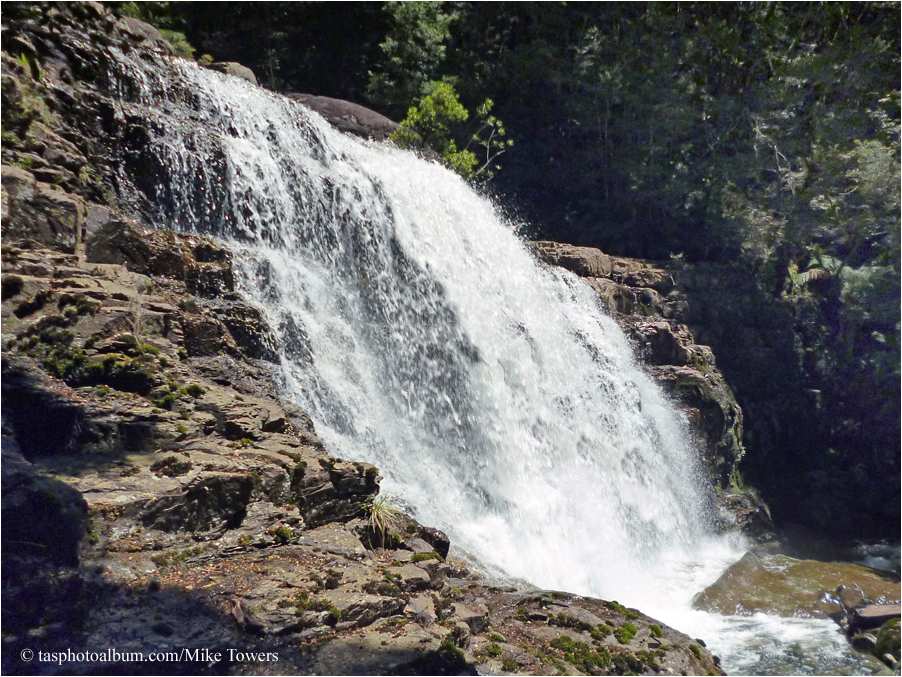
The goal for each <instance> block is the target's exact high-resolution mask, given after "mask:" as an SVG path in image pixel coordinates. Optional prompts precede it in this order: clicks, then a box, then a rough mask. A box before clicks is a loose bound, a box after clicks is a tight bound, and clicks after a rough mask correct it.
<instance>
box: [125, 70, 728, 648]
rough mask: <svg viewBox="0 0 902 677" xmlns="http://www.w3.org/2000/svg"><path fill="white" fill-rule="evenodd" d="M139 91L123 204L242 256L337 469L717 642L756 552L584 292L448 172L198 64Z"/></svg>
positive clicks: (499, 548) (497, 563)
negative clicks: (152, 212) (716, 600)
mask: <svg viewBox="0 0 902 677" xmlns="http://www.w3.org/2000/svg"><path fill="white" fill-rule="evenodd" d="M126 64H127V62H126ZM125 67H127V68H128V69H129V72H128V79H129V81H130V82H132V83H138V84H139V85H140V87H139V90H140V91H139V96H138V98H139V101H138V102H137V104H135V103H133V105H140V104H141V103H144V104H146V105H147V110H146V114H147V117H148V119H152V120H155V122H154V124H153V125H152V127H153V134H152V139H151V141H150V142H149V144H148V145H147V146H145V147H143V148H141V149H140V151H139V152H138V155H139V156H140V157H139V158H138V159H135V158H134V157H131V158H130V157H126V158H125V161H124V162H123V185H134V186H138V187H139V189H140V190H141V192H142V193H143V194H144V195H145V196H146V197H147V198H148V201H149V204H156V205H158V206H159V211H158V213H157V214H156V219H157V221H158V223H159V225H160V226H161V227H166V228H173V229H182V230H193V231H197V232H204V233H207V234H213V235H217V236H220V237H223V238H224V239H226V240H228V241H230V242H231V246H232V248H233V250H234V252H235V257H234V263H235V269H236V273H237V277H238V280H239V285H240V289H241V292H242V294H243V295H244V296H245V297H246V299H247V300H248V301H249V302H251V303H254V304H256V305H257V306H258V307H259V308H260V309H261V310H263V312H264V313H265V315H266V317H267V319H268V321H269V324H270V326H271V327H273V329H274V331H275V334H276V346H274V347H275V349H276V351H277V352H278V354H279V357H280V360H281V365H282V370H283V374H284V387H285V396H286V397H288V398H291V399H293V400H295V401H296V402H297V403H299V404H301V405H302V406H303V407H305V408H306V409H307V411H308V412H309V413H310V415H311V417H312V418H313V420H314V422H315V425H316V429H317V432H318V433H319V434H320V436H321V437H323V438H324V439H325V441H326V442H327V445H328V448H329V449H330V451H331V452H332V453H334V454H336V455H339V456H342V457H345V458H350V459H355V460H364V461H369V462H372V463H374V464H375V465H377V466H378V467H379V468H380V470H381V471H382V473H383V475H384V476H385V480H384V482H383V489H384V491H386V492H388V493H389V495H391V496H392V497H393V499H394V500H396V501H397V502H399V503H401V504H403V505H404V507H405V508H407V509H408V510H409V511H410V512H411V513H412V514H414V515H415V516H416V517H417V518H418V519H420V521H422V522H423V523H425V524H429V525H431V526H436V527H439V528H441V529H443V530H445V531H446V532H447V533H448V534H449V535H450V536H451V539H452V542H453V543H454V544H455V546H456V547H458V548H461V549H462V550H463V551H465V552H466V553H468V555H469V556H471V557H473V558H475V559H476V560H478V561H479V562H480V563H481V564H482V565H483V566H484V567H486V568H487V569H488V570H490V571H492V572H494V573H496V574H497V575H500V576H506V577H511V578H519V579H523V580H525V581H528V582H530V583H532V584H535V585H537V586H540V587H546V588H557V589H564V590H569V591H572V592H577V593H581V594H590V595H594V596H599V597H603V598H608V599H612V598H617V599H619V600H621V601H623V602H626V603H628V604H634V605H637V606H639V607H640V608H642V609H643V610H644V611H646V612H647V613H650V614H652V615H658V616H659V617H660V618H661V619H662V620H665V621H669V622H672V623H675V624H677V620H679V619H684V620H686V622H687V623H691V624H693V625H695V626H696V627H704V626H705V623H699V622H698V620H697V618H696V620H692V618H693V616H692V614H689V615H686V614H684V613H683V612H685V611H686V610H687V609H688V605H689V598H690V596H691V595H690V594H687V592H689V593H691V592H692V591H697V590H701V588H702V587H704V585H706V584H708V583H710V582H711V581H712V580H713V578H715V577H716V576H717V575H718V574H719V573H720V570H721V569H722V567H723V566H725V565H726V564H729V563H730V562H731V561H734V560H735V559H737V558H738V556H739V554H740V553H741V550H738V549H737V545H736V544H731V543H728V542H726V541H725V540H724V539H723V538H722V537H719V536H716V535H714V534H713V533H712V531H711V529H710V526H709V525H710V517H709V515H708V512H707V505H708V504H707V501H706V496H705V491H704V488H703V484H702V481H701V478H700V474H699V471H698V467H697V459H696V453H695V451H694V450H693V448H692V446H691V445H690V443H689V442H688V441H687V436H686V434H685V431H684V430H683V426H682V423H681V421H680V420H679V419H678V417H677V416H676V415H675V414H674V412H673V410H672V408H671V407H670V406H669V405H668V402H667V401H666V400H665V399H664V397H663V396H662V394H661V393H660V392H659V390H658V389H657V388H656V386H655V385H654V384H653V383H652V382H651V380H650V379H649V378H648V377H647V376H646V375H645V374H644V373H643V372H642V371H641V369H640V368H639V367H638V366H637V365H636V363H635V361H634V359H633V356H632V354H631V351H630V346H629V344H628V342H627V340H626V338H625V337H624V335H623V334H622V333H621V332H620V330H619V329H618V328H617V326H616V325H615V323H614V322H613V321H612V320H611V319H610V318H609V317H608V316H607V315H606V314H605V313H604V312H603V310H602V309H601V307H600V305H599V302H598V299H597V297H596V296H595V295H594V294H593V293H592V292H591V290H589V288H588V287H587V286H586V285H584V284H583V283H582V282H581V281H580V280H578V279H577V278H575V277H573V276H572V275H571V274H569V273H567V272H564V271H561V270H557V269H552V268H549V267H545V266H543V265H540V264H538V263H537V262H536V261H535V259H534V258H533V257H532V256H531V254H530V253H529V251H528V250H527V248H526V246H525V245H524V244H523V243H522V242H521V241H520V240H519V239H518V237H517V236H516V235H515V233H514V231H513V229H512V228H511V227H510V225H509V224H507V223H506V222H505V221H504V219H503V218H501V217H500V216H499V214H498V212H497V211H496V210H495V208H494V207H493V205H492V204H491V202H490V201H488V200H486V199H484V198H482V197H480V196H479V195H477V194H476V193H475V192H473V191H472V190H471V189H470V188H469V187H468V186H467V185H466V184H465V183H464V182H463V181H462V180H461V179H459V178H458V177H456V176H455V175H453V174H452V173H450V172H448V171H447V170H445V169H444V168H442V167H440V166H437V165H435V164H430V163H428V162H425V161H422V160H420V159H417V158H416V157H414V156H413V155H411V154H409V153H406V152H402V151H398V150H396V149H393V148H390V147H388V146H385V145H376V144H372V143H364V142H362V141H359V140H356V139H351V138H348V137H346V136H344V135H341V134H339V133H337V132H335V131H333V130H332V129H331V128H330V127H329V126H328V125H327V124H326V123H325V122H324V121H323V120H322V119H320V118H319V117H318V116H316V115H314V114H311V113H310V112H308V111H307V110H306V109H304V108H302V107H301V106H299V105H297V104H294V103H292V102H289V101H287V100H285V99H283V98H281V97H279V96H278V95H275V94H272V93H269V92H267V91H265V90H262V89H259V88H253V87H250V86H249V85H247V84H246V83H244V82H242V81H239V80H237V79H234V78H228V77H226V76H221V75H218V74H215V73H210V72H206V71H201V70H199V69H197V68H195V67H194V66H193V65H190V64H174V65H173V69H174V72H175V74H176V77H175V79H174V80H172V81H169V80H166V79H164V78H160V77H157V76H154V75H153V74H152V73H150V74H149V73H145V72H144V71H143V70H141V69H140V68H137V67H134V66H132V67H128V66H127V65H126V66H125ZM170 75H171V74H170ZM703 548H708V550H707V551H706V552H707V553H708V554H706V555H704V556H701V555H700V552H701V550H702V549H703ZM715 552H717V553H718V556H717V557H715V556H714V555H713V554H712V553H715ZM704 558H708V563H709V564H711V563H715V566H713V567H712V566H709V567H707V568H706V567H704V566H701V565H699V564H693V561H699V560H701V559H704ZM720 560H723V562H721V561H720ZM681 614H683V615H681ZM683 629H688V628H683ZM709 641H710V640H709ZM711 644H712V646H713V647H714V648H715V649H716V647H717V644H716V642H712V643H711Z"/></svg>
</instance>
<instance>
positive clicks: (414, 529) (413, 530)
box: [404, 524, 417, 535]
mask: <svg viewBox="0 0 902 677" xmlns="http://www.w3.org/2000/svg"><path fill="white" fill-rule="evenodd" d="M404 531H406V532H407V533H408V534H410V535H413V534H415V533H417V527H416V525H415V524H408V525H407V528H406V529H405V530H404Z"/></svg>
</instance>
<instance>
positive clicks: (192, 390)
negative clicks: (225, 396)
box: [185, 383, 204, 398]
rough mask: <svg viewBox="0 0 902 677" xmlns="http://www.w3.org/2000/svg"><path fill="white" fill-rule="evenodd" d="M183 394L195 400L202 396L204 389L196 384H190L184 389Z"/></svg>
mask: <svg viewBox="0 0 902 677" xmlns="http://www.w3.org/2000/svg"><path fill="white" fill-rule="evenodd" d="M185 393H186V394H187V395H191V397H194V398H197V397H201V396H202V395H203V394H204V389H203V388H202V387H201V386H199V385H197V384H196V383H192V384H191V385H189V386H186V387H185Z"/></svg>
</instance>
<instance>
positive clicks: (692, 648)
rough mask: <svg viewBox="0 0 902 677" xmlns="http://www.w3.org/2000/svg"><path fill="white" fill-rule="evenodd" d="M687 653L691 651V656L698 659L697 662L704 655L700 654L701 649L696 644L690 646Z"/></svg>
mask: <svg viewBox="0 0 902 677" xmlns="http://www.w3.org/2000/svg"><path fill="white" fill-rule="evenodd" d="M689 651H691V652H692V655H693V656H695V657H696V658H698V659H699V660H701V659H702V656H703V655H704V654H702V648H701V647H700V646H699V645H698V644H690V645H689Z"/></svg>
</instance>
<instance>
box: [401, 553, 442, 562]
mask: <svg viewBox="0 0 902 677" xmlns="http://www.w3.org/2000/svg"><path fill="white" fill-rule="evenodd" d="M430 559H437V560H438V561H439V562H444V561H445V559H444V557H442V556H441V555H439V554H438V553H437V552H436V551H435V550H433V551H432V552H418V553H416V554H415V555H414V556H413V557H411V558H410V561H411V562H413V563H414V564H416V563H417V562H425V561H427V560H430Z"/></svg>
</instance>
